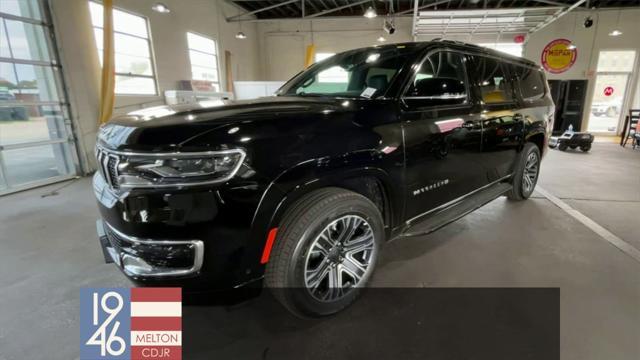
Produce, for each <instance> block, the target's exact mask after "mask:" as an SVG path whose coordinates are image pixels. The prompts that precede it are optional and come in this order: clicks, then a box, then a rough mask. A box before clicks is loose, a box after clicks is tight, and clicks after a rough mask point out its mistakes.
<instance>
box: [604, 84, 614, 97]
mask: <svg viewBox="0 0 640 360" xmlns="http://www.w3.org/2000/svg"><path fill="white" fill-rule="evenodd" d="M611 95H613V87H611V86H607V87H606V88H604V96H611Z"/></svg>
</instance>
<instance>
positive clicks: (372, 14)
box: [364, 6, 378, 19]
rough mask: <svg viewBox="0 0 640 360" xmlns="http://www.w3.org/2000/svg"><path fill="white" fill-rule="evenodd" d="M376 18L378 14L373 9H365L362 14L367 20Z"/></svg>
mask: <svg viewBox="0 0 640 360" xmlns="http://www.w3.org/2000/svg"><path fill="white" fill-rule="evenodd" d="M376 16H378V13H377V12H376V10H375V9H374V8H372V7H371V6H369V8H368V9H367V11H365V12H364V17H366V18H368V19H373V18H374V17H376Z"/></svg>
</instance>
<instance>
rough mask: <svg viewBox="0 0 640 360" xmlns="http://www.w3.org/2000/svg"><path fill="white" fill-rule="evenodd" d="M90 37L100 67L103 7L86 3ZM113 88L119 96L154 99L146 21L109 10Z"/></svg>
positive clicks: (152, 73)
mask: <svg viewBox="0 0 640 360" xmlns="http://www.w3.org/2000/svg"><path fill="white" fill-rule="evenodd" d="M89 10H90V11H91V22H92V23H93V34H94V36H95V39H96V46H97V48H98V57H99V58H100V65H102V52H103V48H102V45H103V44H102V31H103V24H102V20H103V14H102V13H103V6H102V5H101V4H98V3H95V2H93V1H90V2H89ZM113 32H114V35H113V36H114V39H113V41H114V53H115V70H116V84H115V93H116V94H119V95H156V94H157V92H156V79H155V74H154V70H153V63H152V59H151V42H150V41H149V28H148V26H147V19H145V18H144V17H141V16H137V15H133V14H131V13H128V12H124V11H122V10H117V9H113Z"/></svg>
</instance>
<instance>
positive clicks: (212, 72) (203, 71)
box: [191, 66, 218, 82]
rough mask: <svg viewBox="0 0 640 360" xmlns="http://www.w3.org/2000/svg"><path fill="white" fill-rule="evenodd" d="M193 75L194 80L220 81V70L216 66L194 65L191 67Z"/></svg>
mask: <svg viewBox="0 0 640 360" xmlns="http://www.w3.org/2000/svg"><path fill="white" fill-rule="evenodd" d="M191 77H192V78H193V79H194V80H209V81H213V82H217V81H218V71H217V69H214V68H208V67H202V66H192V67H191Z"/></svg>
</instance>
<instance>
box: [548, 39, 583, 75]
mask: <svg viewBox="0 0 640 360" xmlns="http://www.w3.org/2000/svg"><path fill="white" fill-rule="evenodd" d="M569 45H571V41H569V40H567V39H556V40H553V41H552V42H550V43H548V44H547V46H545V47H544V49H543V50H542V59H541V62H542V66H543V67H544V68H545V70H547V71H548V72H550V73H552V74H559V73H562V72H565V71H567V70H569V68H571V66H573V64H574V63H575V62H576V58H577V57H578V51H577V50H576V49H569Z"/></svg>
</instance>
